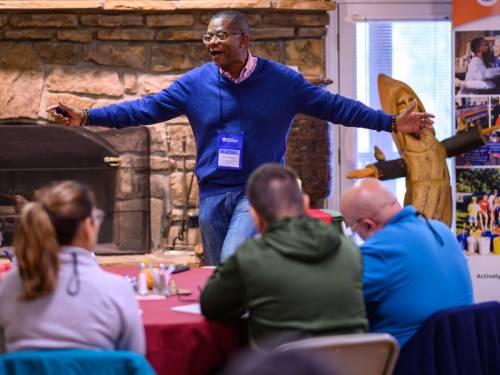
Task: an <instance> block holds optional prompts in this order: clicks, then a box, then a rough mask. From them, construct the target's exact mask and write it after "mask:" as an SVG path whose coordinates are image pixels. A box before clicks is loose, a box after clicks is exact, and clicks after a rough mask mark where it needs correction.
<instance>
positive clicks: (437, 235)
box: [417, 211, 444, 246]
mask: <svg viewBox="0 0 500 375" xmlns="http://www.w3.org/2000/svg"><path fill="white" fill-rule="evenodd" d="M417 216H421V217H422V218H423V219H424V220H425V222H426V224H427V226H428V227H429V229H430V231H431V232H432V234H433V235H434V237H435V238H436V241H437V242H439V244H440V245H441V246H444V240H443V238H442V237H441V236H440V235H439V233H438V232H437V231H436V230H435V229H434V227H433V226H432V224H431V222H430V221H429V219H427V216H425V214H424V213H423V212H419V211H417Z"/></svg>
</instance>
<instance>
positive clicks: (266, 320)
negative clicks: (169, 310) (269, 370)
mask: <svg viewBox="0 0 500 375" xmlns="http://www.w3.org/2000/svg"><path fill="white" fill-rule="evenodd" d="M247 195H248V199H249V201H250V206H251V207H250V214H251V215H252V218H253V220H254V221H255V223H256V226H257V228H258V229H259V231H260V232H261V236H260V237H256V238H253V239H250V240H248V241H246V242H245V243H244V244H242V245H241V246H240V247H239V248H238V249H237V251H236V252H235V254H234V255H232V256H231V257H229V258H228V259H227V260H226V261H225V262H224V263H222V264H220V265H219V267H218V268H217V270H216V271H215V273H214V275H213V276H212V277H211V278H210V279H209V280H208V282H207V285H206V286H205V289H204V290H203V292H202V295H201V310H202V312H203V315H205V316H206V317H207V318H208V319H221V320H224V319H235V318H239V317H240V316H241V315H243V314H244V313H245V312H247V311H248V312H249V315H250V317H249V331H250V342H251V345H252V346H253V347H257V348H269V347H273V346H275V345H278V344H280V343H282V342H285V341H291V340H296V339H301V338H305V337H311V336H319V335H331V334H348V333H361V332H366V330H367V327H368V324H367V320H366V314H365V306H364V302H363V294H362V281H361V255H360V253H359V251H358V249H357V248H356V247H355V246H354V245H353V244H352V243H351V242H350V241H349V240H348V239H346V238H345V237H343V236H342V235H341V234H340V233H339V232H338V230H337V229H336V228H335V227H334V226H332V225H329V224H325V223H323V222H321V221H319V220H316V219H312V218H309V217H307V216H305V210H306V207H308V204H309V198H308V197H307V195H303V194H302V192H301V191H300V188H299V186H298V184H297V180H296V175H295V173H294V172H293V171H291V170H290V169H288V168H286V167H283V166H280V165H278V164H264V165H263V166H261V167H260V168H258V169H257V170H256V171H255V172H254V173H253V174H252V175H251V176H250V179H249V181H248V184H247Z"/></svg>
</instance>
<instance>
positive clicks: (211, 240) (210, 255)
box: [200, 191, 257, 266]
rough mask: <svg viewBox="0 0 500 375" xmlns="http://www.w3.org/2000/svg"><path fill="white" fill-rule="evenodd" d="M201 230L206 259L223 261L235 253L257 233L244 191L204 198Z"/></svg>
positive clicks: (201, 204) (212, 264)
mask: <svg viewBox="0 0 500 375" xmlns="http://www.w3.org/2000/svg"><path fill="white" fill-rule="evenodd" d="M200 232H201V242H202V243H203V253H204V255H205V263H206V264H207V265H210V266H215V265H217V264H219V262H220V261H223V260H225V259H226V258H227V257H229V256H231V255H232V254H233V253H234V252H235V250H236V248H237V247H238V245H240V244H241V243H243V242H244V241H245V240H247V239H249V238H252V237H253V236H255V235H256V234H257V228H256V227H255V224H254V223H253V220H252V218H251V216H250V213H249V212H248V199H247V197H246V195H245V193H244V192H243V191H235V192H231V191H230V192H226V193H222V194H219V195H214V196H211V197H205V198H203V199H201V200H200Z"/></svg>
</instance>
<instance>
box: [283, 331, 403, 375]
mask: <svg viewBox="0 0 500 375" xmlns="http://www.w3.org/2000/svg"><path fill="white" fill-rule="evenodd" d="M276 350H301V351H311V352H314V353H318V354H320V355H322V356H323V357H324V358H325V359H327V360H328V361H329V362H330V363H331V364H332V365H333V368H334V369H335V373H336V374H340V375H391V374H392V371H393V369H394V366H395V364H396V360H397V357H398V353H399V346H398V343H397V341H396V340H395V339H394V337H392V336H391V335H389V334H386V333H366V334H353V335H337V336H320V337H315V338H310V339H305V340H300V341H295V342H290V343H287V344H283V345H281V346H279V347H278V348H277V349H276Z"/></svg>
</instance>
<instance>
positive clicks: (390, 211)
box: [340, 178, 401, 239]
mask: <svg viewBox="0 0 500 375" xmlns="http://www.w3.org/2000/svg"><path fill="white" fill-rule="evenodd" d="M340 210H341V212H342V215H343V216H344V219H345V220H346V222H347V223H348V224H349V225H350V226H351V228H353V230H355V231H356V232H358V234H359V235H360V236H361V237H362V238H363V239H366V238H368V237H370V236H371V235H372V234H374V233H375V232H376V231H378V230H379V229H380V228H382V227H383V226H384V225H385V223H387V221H389V220H390V219H391V218H392V217H393V216H394V215H395V214H397V213H398V212H399V211H400V210H401V206H400V204H399V203H398V201H397V199H396V198H395V197H394V195H393V194H392V193H391V191H390V190H388V189H387V188H386V187H385V186H384V185H382V183H381V182H380V181H379V180H377V179H374V178H365V179H362V180H359V181H358V183H357V184H356V185H355V186H353V187H351V188H350V189H348V190H347V191H346V192H345V194H344V195H343V196H342V200H341V203H340Z"/></svg>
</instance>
